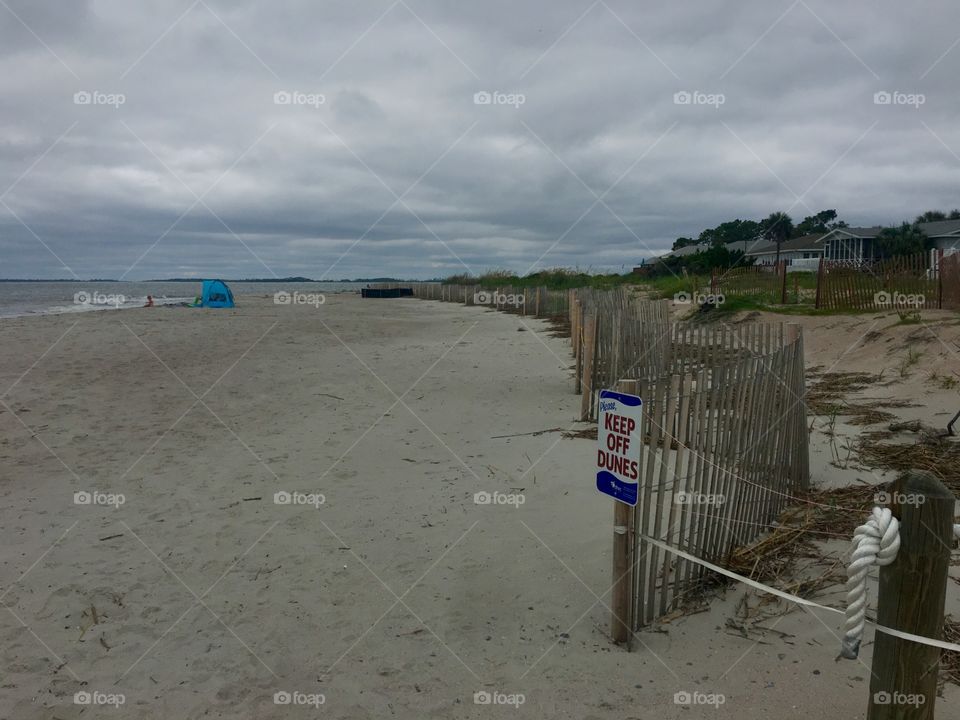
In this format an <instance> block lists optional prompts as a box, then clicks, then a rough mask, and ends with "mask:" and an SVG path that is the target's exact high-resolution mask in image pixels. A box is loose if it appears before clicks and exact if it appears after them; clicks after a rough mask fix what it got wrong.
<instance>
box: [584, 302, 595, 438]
mask: <svg viewBox="0 0 960 720" xmlns="http://www.w3.org/2000/svg"><path fill="white" fill-rule="evenodd" d="M596 350H597V313H596V311H595V310H591V311H590V314H589V315H587V319H586V321H585V322H584V323H583V346H582V348H581V350H580V352H581V353H582V354H583V358H582V359H581V361H580V365H581V367H582V369H583V370H582V372H583V377H582V379H581V380H580V390H581V392H582V393H583V396H582V397H581V398H580V419H581V420H589V419H590V414H591V411H592V410H593V363H594V356H595V354H596Z"/></svg>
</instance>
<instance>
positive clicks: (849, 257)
mask: <svg viewBox="0 0 960 720" xmlns="http://www.w3.org/2000/svg"><path fill="white" fill-rule="evenodd" d="M881 230H883V228H882V227H880V226H879V225H878V226H875V227H842V228H835V229H834V230H831V231H830V232H828V233H827V234H826V235H824V236H823V238H822V239H821V242H822V243H823V257H824V259H826V260H834V261H837V260H844V261H846V262H850V263H857V264H859V263H863V262H872V261H873V260H876V259H877V258H878V257H879V251H878V248H877V235H879V234H880V231H881Z"/></svg>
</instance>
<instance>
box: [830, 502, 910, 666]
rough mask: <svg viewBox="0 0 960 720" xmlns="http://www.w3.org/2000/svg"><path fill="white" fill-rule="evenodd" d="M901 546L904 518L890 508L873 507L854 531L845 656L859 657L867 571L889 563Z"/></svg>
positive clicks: (848, 570)
mask: <svg viewBox="0 0 960 720" xmlns="http://www.w3.org/2000/svg"><path fill="white" fill-rule="evenodd" d="M899 549H900V521H899V520H897V519H896V518H895V517H894V516H893V513H892V512H891V511H890V510H889V508H880V507H875V508H873V512H872V513H871V514H870V518H869V519H868V520H867V521H866V522H865V523H864V524H863V525H861V526H860V527H858V528H857V529H856V530H855V531H854V533H853V552H852V555H851V558H850V565H849V567H848V568H847V613H846V615H847V621H846V629H845V632H844V636H843V642H842V647H841V650H840V655H841V657H844V658H847V659H850V660H855V659H856V658H857V656H858V655H859V654H860V642H861V640H862V639H863V628H864V625H865V624H866V617H867V575H868V574H869V572H870V569H871V568H872V567H873V566H874V565H878V566H880V565H889V564H890V563H892V562H893V561H894V560H896V559H897V551H898V550H899Z"/></svg>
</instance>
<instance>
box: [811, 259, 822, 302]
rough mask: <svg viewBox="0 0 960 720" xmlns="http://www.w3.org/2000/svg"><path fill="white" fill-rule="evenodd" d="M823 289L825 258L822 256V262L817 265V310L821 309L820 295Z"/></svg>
mask: <svg viewBox="0 0 960 720" xmlns="http://www.w3.org/2000/svg"><path fill="white" fill-rule="evenodd" d="M822 287H823V256H822V255H821V256H820V262H819V264H818V265H817V299H816V300H814V302H813V306H814V307H815V308H816V309H818V310H819V309H820V293H821V292H822V290H821V288H822Z"/></svg>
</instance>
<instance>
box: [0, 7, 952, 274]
mask: <svg viewBox="0 0 960 720" xmlns="http://www.w3.org/2000/svg"><path fill="white" fill-rule="evenodd" d="M958 20H960V6H957V4H956V3H955V2H947V1H944V2H924V3H921V4H912V3H902V2H890V1H887V0H880V1H877V0H871V1H870V2H844V3H835V2H826V0H806V1H803V0H797V2H793V3H791V2H788V1H786V0H776V1H774V2H771V1H770V0H763V1H759V0H758V1H756V2H751V1H739V2H711V1H709V0H696V1H695V2H684V3H678V2H658V3H651V2H643V3H638V2H628V1H627V0H605V1H604V0H600V1H598V2H591V0H543V1H540V2H518V0H510V2H504V1H501V0H485V1H484V2H482V3H466V2H463V3H460V2H456V3H455V2H441V1H440V0H399V1H398V2H391V1H390V0H370V1H369V2H364V1H362V0H343V1H339V2H327V1H322V2H318V1H316V0H274V1H273V2H266V1H262V2H243V1H242V0H239V1H238V0H196V1H194V0H135V1H134V2H131V1H130V0H98V1H93V0H69V2H63V1H62V0H0V62H2V67H0V277H8V278H10V277H13V278H24V277H47V278H54V277H55V278H60V277H64V278H66V277H78V278H89V277H114V278H120V277H123V278H126V279H145V278H157V277H170V276H195V275H199V276H203V275H214V276H221V277H234V278H235V277H253V276H259V277H271V276H288V275H305V276H310V277H314V278H325V279H339V278H344V277H359V276H375V275H394V276H402V277H411V278H412V277H420V278H425V277H437V276H444V275H448V274H452V273H456V272H464V271H467V270H470V271H473V272H482V271H484V270H487V269H491V268H508V269H511V270H514V271H517V272H520V273H523V272H527V271H529V270H531V269H537V268H543V267H555V266H568V267H572V266H576V267H580V268H582V269H588V270H601V269H616V270H620V269H621V268H624V269H629V268H630V267H631V266H632V265H634V264H635V263H636V262H637V261H639V259H640V258H643V257H648V256H650V255H652V254H658V253H661V252H663V251H665V250H666V249H668V248H669V247H670V245H671V244H672V242H673V240H674V238H676V237H678V236H689V235H694V236H695V235H697V234H698V233H699V232H700V231H701V230H702V229H704V228H705V227H710V226H713V225H716V224H718V223H719V222H722V221H724V220H729V219H733V218H737V217H740V218H752V219H758V218H760V217H761V216H764V215H766V214H769V213H770V212H771V211H774V210H785V211H787V212H789V213H790V215H791V216H793V217H794V219H795V220H799V219H800V218H802V217H803V216H804V215H807V214H812V213H813V212H814V211H816V210H820V209H823V208H837V209H838V211H839V213H840V217H841V218H843V219H845V220H846V221H847V222H849V223H850V224H852V225H859V224H864V225H870V224H889V223H895V222H899V221H901V220H903V219H907V218H910V219H912V217H913V216H914V215H916V214H918V213H919V212H921V211H922V210H925V209H929V208H940V209H950V208H953V207H958V206H960V194H958V192H957V191H958V187H960V182H958V181H960V124H958V123H957V115H958V110H960V96H958V90H957V84H956V78H957V76H958V74H960V44H958V40H960V22H958ZM884 92H886V93H890V95H889V96H884V95H881V96H879V102H877V100H876V96H875V94H876V93H884ZM478 93H481V94H480V95H478ZM482 93H488V95H484V94H482ZM497 93H499V94H497ZM677 93H688V94H686V95H684V94H681V95H677ZM895 93H900V94H899V95H898V94H895ZM885 99H889V100H890V102H889V103H884V102H883V101H884V100H885ZM486 100H489V101H490V102H485V101H486ZM686 101H688V102H686Z"/></svg>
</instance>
